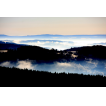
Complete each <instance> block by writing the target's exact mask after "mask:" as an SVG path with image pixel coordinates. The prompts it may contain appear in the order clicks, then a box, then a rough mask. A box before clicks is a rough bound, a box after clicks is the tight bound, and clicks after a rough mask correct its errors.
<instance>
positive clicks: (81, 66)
mask: <svg viewBox="0 0 106 106" xmlns="http://www.w3.org/2000/svg"><path fill="white" fill-rule="evenodd" d="M0 66H5V67H13V66H14V67H17V68H21V69H24V68H27V69H32V70H39V71H49V72H52V73H54V72H57V73H61V72H65V73H78V74H81V73H83V74H91V75H96V74H100V75H103V76H106V60H99V61H98V60H92V59H89V60H87V61H70V62H53V63H43V62H42V63H38V62H37V61H36V60H20V61H19V60H17V61H15V62H12V61H5V62H2V63H0Z"/></svg>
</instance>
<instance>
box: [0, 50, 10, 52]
mask: <svg viewBox="0 0 106 106" xmlns="http://www.w3.org/2000/svg"><path fill="white" fill-rule="evenodd" d="M7 51H8V50H0V52H7Z"/></svg>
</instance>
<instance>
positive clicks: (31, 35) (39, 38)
mask: <svg viewBox="0 0 106 106" xmlns="http://www.w3.org/2000/svg"><path fill="white" fill-rule="evenodd" d="M0 40H2V41H11V42H14V43H18V44H28V45H37V46H41V47H45V48H55V49H58V50H63V49H67V48H71V47H79V46H92V45H105V46H106V17H0Z"/></svg>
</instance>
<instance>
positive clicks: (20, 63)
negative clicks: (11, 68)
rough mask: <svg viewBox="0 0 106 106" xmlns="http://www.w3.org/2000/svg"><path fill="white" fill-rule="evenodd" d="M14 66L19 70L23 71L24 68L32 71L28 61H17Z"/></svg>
mask: <svg viewBox="0 0 106 106" xmlns="http://www.w3.org/2000/svg"><path fill="white" fill-rule="evenodd" d="M16 65H17V66H16V67H17V68H21V69H24V68H28V69H33V68H34V67H33V66H32V64H31V62H30V61H18V63H17V64H16Z"/></svg>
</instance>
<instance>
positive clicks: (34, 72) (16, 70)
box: [0, 66, 106, 78]
mask: <svg viewBox="0 0 106 106" xmlns="http://www.w3.org/2000/svg"><path fill="white" fill-rule="evenodd" d="M0 73H1V75H2V74H3V75H8V76H9V75H12V76H18V75H20V76H21V75H23V77H24V76H25V75H27V76H30V75H31V76H33V77H38V76H39V77H40V76H42V77H43V76H54V77H55V76H58V77H59V76H63V77H70V78H72V77H73V78H75V77H76V78H83V77H84V78H87V77H88V78H90V77H92V78H106V77H105V76H104V77H103V76H102V75H83V74H73V73H68V74H67V73H65V72H63V73H56V72H55V73H51V72H47V71H39V70H31V69H30V70H28V69H27V68H26V69H19V68H15V67H12V68H9V67H3V66H0Z"/></svg>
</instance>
